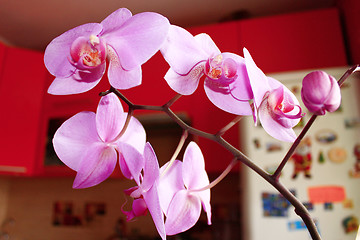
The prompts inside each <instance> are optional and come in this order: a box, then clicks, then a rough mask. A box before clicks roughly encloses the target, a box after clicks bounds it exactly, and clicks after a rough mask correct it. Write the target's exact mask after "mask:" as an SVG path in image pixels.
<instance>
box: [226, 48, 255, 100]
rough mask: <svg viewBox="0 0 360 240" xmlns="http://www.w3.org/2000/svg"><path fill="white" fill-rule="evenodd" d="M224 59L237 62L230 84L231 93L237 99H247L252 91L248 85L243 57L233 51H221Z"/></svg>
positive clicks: (250, 97) (251, 95)
mask: <svg viewBox="0 0 360 240" xmlns="http://www.w3.org/2000/svg"><path fill="white" fill-rule="evenodd" d="M222 55H223V57H224V61H225V60H226V59H229V58H230V59H232V60H234V61H235V62H236V63H237V69H236V75H237V76H236V78H235V80H234V82H233V83H232V84H231V94H232V95H233V96H234V97H235V98H236V99H239V100H245V101H248V100H250V99H252V98H253V97H254V96H253V93H252V89H251V85H250V80H249V75H248V72H247V68H246V64H245V59H244V58H242V57H240V56H239V55H236V54H233V53H222Z"/></svg>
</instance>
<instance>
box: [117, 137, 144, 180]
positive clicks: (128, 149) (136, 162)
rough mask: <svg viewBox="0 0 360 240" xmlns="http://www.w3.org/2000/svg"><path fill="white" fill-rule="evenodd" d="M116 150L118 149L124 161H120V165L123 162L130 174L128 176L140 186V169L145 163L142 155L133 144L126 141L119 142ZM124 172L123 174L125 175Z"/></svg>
mask: <svg viewBox="0 0 360 240" xmlns="http://www.w3.org/2000/svg"><path fill="white" fill-rule="evenodd" d="M118 150H119V154H121V155H122V157H123V159H122V160H123V161H124V162H120V165H121V164H123V163H125V165H126V166H125V168H126V169H127V170H128V171H129V173H130V174H131V177H130V178H133V179H134V180H135V182H136V184H137V185H138V186H140V184H141V182H140V175H141V170H142V169H143V168H144V165H145V160H144V157H143V155H142V154H141V153H140V152H139V151H137V150H136V149H135V148H134V147H133V146H131V145H128V144H126V143H119V144H118ZM122 168H123V167H122ZM123 174H124V173H123ZM125 174H126V173H125ZM125 174H124V176H125V177H127V176H126V175H125Z"/></svg>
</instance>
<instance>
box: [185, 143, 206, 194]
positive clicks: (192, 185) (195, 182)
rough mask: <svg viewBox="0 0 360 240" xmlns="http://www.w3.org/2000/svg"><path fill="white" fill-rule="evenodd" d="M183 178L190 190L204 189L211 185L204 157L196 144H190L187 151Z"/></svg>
mask: <svg viewBox="0 0 360 240" xmlns="http://www.w3.org/2000/svg"><path fill="white" fill-rule="evenodd" d="M182 176H183V179H184V184H185V186H186V187H187V188H188V189H189V190H193V189H198V188H202V187H205V186H207V185H208V184H209V179H208V176H207V173H206V171H205V161H204V157H203V154H202V152H201V150H200V148H199V146H198V145H197V144H196V143H195V142H190V143H189V145H188V146H187V148H186V149H185V152H184V159H183V166H182Z"/></svg>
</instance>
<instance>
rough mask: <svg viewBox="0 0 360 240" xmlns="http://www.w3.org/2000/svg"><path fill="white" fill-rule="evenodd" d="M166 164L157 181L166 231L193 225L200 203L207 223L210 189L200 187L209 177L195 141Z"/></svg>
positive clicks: (209, 209) (206, 182)
mask: <svg viewBox="0 0 360 240" xmlns="http://www.w3.org/2000/svg"><path fill="white" fill-rule="evenodd" d="M168 164H169V163H167V164H165V165H164V166H163V167H161V169H160V172H161V174H162V175H161V177H160V182H159V196H160V203H161V208H162V209H163V211H164V213H165V216H166V221H165V230H166V234H167V235H174V234H177V233H180V232H184V231H186V230H188V229H189V228H191V227H192V226H194V225H195V223H196V222H197V221H198V219H199V217H200V213H201V205H202V206H203V208H204V210H205V212H206V213H207V219H208V224H209V225H210V224H211V205H210V189H202V188H204V187H206V186H208V185H209V178H208V176H207V173H206V171H205V163H204V157H203V155H202V152H201V150H200V148H199V147H198V145H197V144H196V143H195V142H191V143H189V145H188V147H187V148H186V150H185V153H184V159H183V162H181V161H179V160H175V162H174V163H173V165H171V166H170V168H169V169H167V167H168ZM165 169H167V170H165Z"/></svg>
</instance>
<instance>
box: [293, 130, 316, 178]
mask: <svg viewBox="0 0 360 240" xmlns="http://www.w3.org/2000/svg"><path fill="white" fill-rule="evenodd" d="M291 159H292V160H293V161H294V173H293V175H292V178H293V179H295V178H297V176H298V174H299V173H300V172H303V173H304V175H305V177H306V178H310V177H311V174H310V170H311V165H312V157H311V140H310V138H309V137H307V138H304V139H303V140H302V141H301V142H300V143H299V145H298V147H297V148H296V150H295V153H294V154H293V155H292V156H291Z"/></svg>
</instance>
